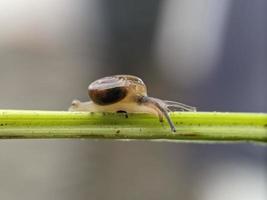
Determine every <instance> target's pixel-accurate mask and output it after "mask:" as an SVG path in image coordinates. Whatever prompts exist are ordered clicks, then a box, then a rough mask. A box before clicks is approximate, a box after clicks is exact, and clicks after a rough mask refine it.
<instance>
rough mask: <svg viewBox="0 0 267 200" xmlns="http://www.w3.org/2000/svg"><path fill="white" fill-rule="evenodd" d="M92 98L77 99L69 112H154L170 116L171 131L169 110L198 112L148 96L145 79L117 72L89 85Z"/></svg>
mask: <svg viewBox="0 0 267 200" xmlns="http://www.w3.org/2000/svg"><path fill="white" fill-rule="evenodd" d="M88 94H89V97H90V98H91V100H92V101H88V102H80V101H79V100H74V101H73V102H72V105H71V106H70V108H69V111H85V112H118V111H124V112H126V113H151V114H154V115H157V116H158V117H159V120H160V121H161V122H162V121H163V116H165V118H166V119H167V121H168V123H169V125H170V127H171V130H172V131H173V132H175V131H176V129H175V126H174V124H173V122H172V121H171V119H170V117H169V115H168V112H172V111H175V110H185V111H195V110H196V109H195V108H194V107H191V106H187V105H185V104H181V103H178V102H173V101H164V100H161V99H157V98H153V97H148V96H147V88H146V86H145V84H144V82H143V81H142V80H141V79H140V78H138V77H136V76H132V75H114V76H108V77H104V78H101V79H98V80H96V81H94V82H93V83H91V84H90V85H89V86H88Z"/></svg>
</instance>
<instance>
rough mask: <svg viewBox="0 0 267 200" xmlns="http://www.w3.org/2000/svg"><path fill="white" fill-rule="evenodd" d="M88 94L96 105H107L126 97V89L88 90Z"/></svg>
mask: <svg viewBox="0 0 267 200" xmlns="http://www.w3.org/2000/svg"><path fill="white" fill-rule="evenodd" d="M88 93H89V96H90V98H91V99H92V101H93V102H94V103H96V104H98V105H109V104H113V103H116V102H118V101H120V100H122V99H123V98H124V97H126V95H127V89H126V88H125V87H114V88H109V89H104V90H99V89H90V90H89V91H88Z"/></svg>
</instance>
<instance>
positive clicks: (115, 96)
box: [88, 75, 146, 105]
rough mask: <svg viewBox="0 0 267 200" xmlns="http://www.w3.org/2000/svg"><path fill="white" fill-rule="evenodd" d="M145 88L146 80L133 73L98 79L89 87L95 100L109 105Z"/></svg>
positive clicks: (90, 94)
mask: <svg viewBox="0 0 267 200" xmlns="http://www.w3.org/2000/svg"><path fill="white" fill-rule="evenodd" d="M138 90H142V91H143V90H145V91H146V88H145V84H144V82H143V81H142V80H141V79H140V78H138V77H136V76H132V75H115V76H108V77H104V78H101V79H98V80H96V81H94V82H93V83H91V84H90V85H89V87H88V93H89V96H90V98H91V99H92V101H93V102H95V103H96V104H98V105H109V104H113V103H116V102H118V101H120V100H122V99H124V98H125V97H126V96H127V95H128V94H129V93H132V92H135V91H138Z"/></svg>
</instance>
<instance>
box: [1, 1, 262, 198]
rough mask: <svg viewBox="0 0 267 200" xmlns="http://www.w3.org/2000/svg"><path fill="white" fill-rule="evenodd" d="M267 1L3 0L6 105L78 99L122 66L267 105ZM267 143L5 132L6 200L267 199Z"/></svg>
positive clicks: (165, 93) (157, 86) (196, 98)
mask: <svg viewBox="0 0 267 200" xmlns="http://www.w3.org/2000/svg"><path fill="white" fill-rule="evenodd" d="M266 9H267V1H265V0H254V1H251V0H236V1H230V0H221V1H213V0H199V1H193V0H146V1H136V0H135V1H134V0H127V1H125V0H89V1H88V0H76V1H71V0H38V1H31V0H29V1H23V0H2V1H0V91H1V98H0V108H1V109H39V110H66V109H67V108H68V107H69V105H70V103H71V101H72V100H73V99H75V98H78V99H80V100H82V101H86V100H88V96H87V86H88V85H89V83H90V82H92V81H94V80H95V79H97V78H100V77H103V76H107V75H112V74H133V75H137V76H139V77H141V78H142V79H143V80H144V81H145V83H146V84H147V87H148V91H149V94H150V95H151V96H153V97H158V98H162V99H168V100H175V101H179V102H183V103H186V104H189V105H192V106H196V107H197V108H198V110H200V111H233V112H267V91H266V87H267V23H266V19H267V12H266ZM266 188H267V148H266V147H265V146H257V145H253V144H212V145H211V144H210V145H207V144H205V145H204V144H179V143H177V144H173V143H163V142H154V143H153V142H145V141H143V142H140V141H139V142H137V141H135V142H119V141H92V140H27V141H26V140H1V141H0V198H1V199H27V200H31V199H41V200H42V199H44V200H45V199H57V200H59V199H64V200H68V199H70V200H71V199H110V200H113V199H114V200H115V199H116V200H117V199H158V200H160V199H167V200H168V199H187V200H213V199H219V200H225V199H227V200H239V199H240V200H241V199H242V200H248V199H249V200H250V199H253V200H266V199H267V190H266Z"/></svg>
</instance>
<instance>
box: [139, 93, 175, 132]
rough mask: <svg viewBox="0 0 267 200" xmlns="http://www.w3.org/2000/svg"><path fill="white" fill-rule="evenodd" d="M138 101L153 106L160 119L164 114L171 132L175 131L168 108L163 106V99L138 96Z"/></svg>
mask: <svg viewBox="0 0 267 200" xmlns="http://www.w3.org/2000/svg"><path fill="white" fill-rule="evenodd" d="M139 102H140V103H142V104H145V105H147V106H149V107H152V108H154V109H155V110H156V111H157V112H158V116H159V119H160V121H163V119H162V116H164V117H165V118H166V119H167V121H168V123H169V125H170V127H171V130H172V132H176V128H175V126H174V124H173V122H172V120H171V118H170V116H169V114H168V109H167V107H165V104H164V101H162V100H161V99H157V98H153V97H148V96H142V97H140V100H139Z"/></svg>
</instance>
